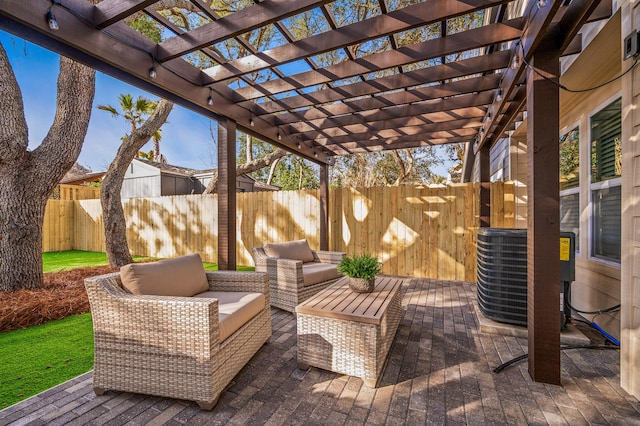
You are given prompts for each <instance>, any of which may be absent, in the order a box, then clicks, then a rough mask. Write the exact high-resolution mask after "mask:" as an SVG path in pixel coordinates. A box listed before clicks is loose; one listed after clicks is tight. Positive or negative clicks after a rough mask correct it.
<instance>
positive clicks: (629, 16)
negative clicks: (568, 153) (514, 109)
mask: <svg viewBox="0 0 640 426" xmlns="http://www.w3.org/2000/svg"><path fill="white" fill-rule="evenodd" d="M621 10H622V20H621V21H622V31H621V37H622V39H624V37H625V36H626V35H628V34H630V33H631V31H632V30H640V9H639V8H638V3H632V2H629V1H625V2H623V3H622V5H621ZM630 62H631V61H626V63H625V64H624V65H625V66H628V63H630ZM638 105H640V71H639V70H638V68H637V67H636V68H635V69H634V70H633V71H632V72H631V73H629V74H627V76H625V77H624V78H623V79H622V111H623V113H622V141H623V144H622V170H623V174H622V235H623V237H624V238H623V239H622V251H621V252H622V269H621V271H620V275H621V288H620V293H621V305H622V310H621V317H620V330H621V333H620V384H621V385H622V387H623V388H624V389H625V390H626V391H627V392H629V393H631V394H632V395H634V396H635V397H636V398H640V141H639V138H640V112H638V110H637V108H638ZM627 171H629V172H628V173H627Z"/></svg>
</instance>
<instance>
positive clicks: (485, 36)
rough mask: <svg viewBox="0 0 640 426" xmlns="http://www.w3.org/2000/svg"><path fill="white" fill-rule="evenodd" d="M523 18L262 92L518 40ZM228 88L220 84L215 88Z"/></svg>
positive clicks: (246, 92) (243, 92) (250, 90)
mask: <svg viewBox="0 0 640 426" xmlns="http://www.w3.org/2000/svg"><path fill="white" fill-rule="evenodd" d="M524 22H525V21H524V19H523V18H516V19H512V20H509V21H505V22H502V23H497V24H491V25H487V26H484V27H480V28H475V29H472V30H469V31H465V32H461V33H457V34H452V35H449V36H447V37H446V38H445V39H433V40H427V41H424V42H422V43H416V44H413V45H410V46H406V47H402V48H400V49H398V50H388V51H385V52H381V53H374V54H371V55H369V56H367V57H365V58H360V59H356V60H353V61H345V62H341V63H338V64H336V65H330V66H327V67H325V68H323V69H321V70H313V71H306V72H302V73H299V74H295V75H292V76H289V77H288V78H286V79H278V80H271V81H267V82H264V83H261V84H260V88H261V89H262V90H266V91H268V92H269V93H271V94H278V93H283V92H287V91H290V90H296V89H301V88H305V87H310V86H315V85H318V84H324V83H332V82H336V81H338V80H342V79H345V78H350V77H354V76H359V75H362V74H368V73H371V72H374V71H378V70H385V69H388V68H394V67H400V66H403V65H408V64H411V63H414V62H419V61H426V60H429V59H434V58H440V57H441V56H446V55H450V54H454V53H459V52H465V51H468V50H473V49H477V48H480V47H484V46H488V45H491V44H497V43H504V42H508V41H511V40H516V39H517V38H519V37H520V36H521V35H522V28H523V26H524ZM221 85H224V86H225V87H226V85H225V84H224V83H223V82H221V83H216V84H215V85H214V87H216V88H217V87H219V86H221ZM234 93H235V94H236V96H237V99H234V100H236V101H242V100H247V99H256V98H260V97H262V96H264V92H263V91H261V90H258V88H257V87H255V86H249V87H243V88H241V89H238V90H236V91H235V92H234Z"/></svg>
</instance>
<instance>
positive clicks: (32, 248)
mask: <svg viewBox="0 0 640 426" xmlns="http://www.w3.org/2000/svg"><path fill="white" fill-rule="evenodd" d="M94 91H95V71H94V70H92V69H91V68H87V67H85V66H84V65H81V64H79V63H76V62H73V61H71V60H69V59H66V58H64V57H61V58H60V74H59V76H58V98H57V103H56V113H55V117H54V120H53V124H52V125H51V127H50V129H49V133H47V135H46V136H45V138H44V140H43V141H42V143H41V144H40V146H38V148H36V149H35V150H33V151H28V150H27V145H28V130H27V123H26V120H25V117H24V106H23V103H22V95H21V93H20V88H19V86H18V83H17V81H16V79H15V75H14V74H13V69H12V68H11V65H10V63H9V60H8V58H7V55H6V52H5V51H4V48H3V47H2V45H1V44H0V111H2V116H0V290H4V291H14V290H19V289H22V288H37V287H40V286H41V285H42V278H43V273H42V226H43V221H44V210H45V206H46V204H47V200H48V198H49V196H50V195H51V192H52V191H53V189H54V188H55V186H56V185H57V184H58V182H60V179H62V177H63V176H64V175H65V173H66V172H67V171H68V170H70V169H71V167H72V166H73V164H74V163H75V162H76V160H77V159H78V155H80V149H81V148H82V143H83V141H84V138H85V136H86V133H87V127H88V126H89V119H90V117H91V104H92V103H93V95H94Z"/></svg>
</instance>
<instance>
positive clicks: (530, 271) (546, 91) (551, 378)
mask: <svg viewBox="0 0 640 426" xmlns="http://www.w3.org/2000/svg"><path fill="white" fill-rule="evenodd" d="M552 43H553V41H552V40H549V41H544V42H542V43H541V44H540V46H539V47H538V49H537V51H536V53H534V55H533V57H532V58H531V60H530V64H531V66H533V67H535V69H536V71H537V72H538V73H540V74H542V75H544V76H545V77H547V78H549V79H552V80H553V81H555V82H557V81H558V79H559V75H560V56H559V51H558V49H557V47H555V46H554V45H553V44H552ZM538 73H536V72H534V71H533V70H532V69H531V68H530V67H529V68H528V69H527V166H528V167H527V168H528V178H527V200H528V202H527V213H528V218H527V228H528V234H527V246H528V250H527V266H528V268H527V282H528V286H527V304H528V312H527V322H528V327H527V328H528V330H529V337H528V340H529V342H528V343H529V375H530V376H531V378H532V379H533V380H534V381H536V382H543V383H551V384H557V385H559V384H560V211H559V199H560V197H559V191H560V184H559V178H558V170H559V161H560V160H559V147H558V138H559V132H560V130H559V117H560V108H559V104H560V102H559V89H558V86H557V85H556V84H554V83H552V82H550V81H548V80H546V79H544V78H543V77H541V76H540V75H539V74H538Z"/></svg>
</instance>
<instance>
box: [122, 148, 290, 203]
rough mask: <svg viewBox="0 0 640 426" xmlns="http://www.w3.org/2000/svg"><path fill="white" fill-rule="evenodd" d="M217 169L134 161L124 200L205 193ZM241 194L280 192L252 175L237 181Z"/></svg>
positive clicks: (128, 174) (125, 177)
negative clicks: (195, 168)
mask: <svg viewBox="0 0 640 426" xmlns="http://www.w3.org/2000/svg"><path fill="white" fill-rule="evenodd" d="M213 173H214V169H209V170H194V169H189V168H185V167H178V166H174V165H171V164H165V163H158V162H155V161H148V160H142V159H138V158H136V159H134V160H133V161H132V162H131V165H130V166H129V168H128V170H127V172H126V174H125V176H124V181H123V182H122V191H121V196H122V198H135V197H160V196H163V195H187V194H202V193H203V192H204V190H205V189H206V187H207V184H208V183H209V182H210V181H211V178H212V177H213ZM236 185H237V191H238V192H253V191H277V190H279V189H280V188H279V187H277V186H274V185H265V184H261V183H259V182H256V180H255V179H254V178H252V177H251V176H249V175H242V176H238V177H237V179H236Z"/></svg>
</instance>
